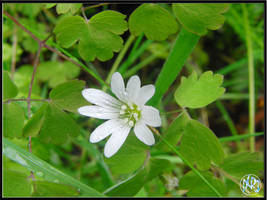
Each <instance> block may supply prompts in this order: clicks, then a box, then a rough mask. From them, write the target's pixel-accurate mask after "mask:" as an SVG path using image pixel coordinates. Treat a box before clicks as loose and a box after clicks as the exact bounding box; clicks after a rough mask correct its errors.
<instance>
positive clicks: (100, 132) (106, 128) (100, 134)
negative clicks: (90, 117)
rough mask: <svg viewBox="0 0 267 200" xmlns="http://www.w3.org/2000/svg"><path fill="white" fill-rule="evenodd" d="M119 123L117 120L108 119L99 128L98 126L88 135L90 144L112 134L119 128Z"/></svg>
mask: <svg viewBox="0 0 267 200" xmlns="http://www.w3.org/2000/svg"><path fill="white" fill-rule="evenodd" d="M119 125H120V124H119V121H118V119H110V120H108V121H106V122H104V123H103V124H101V125H100V126H98V127H97V128H96V129H95V130H94V131H93V132H92V134H91V135H90V142H91V143H96V142H99V141H101V140H103V139H105V138H106V137H107V136H109V135H110V134H111V133H113V132H114V131H115V130H116V129H118V127H119Z"/></svg>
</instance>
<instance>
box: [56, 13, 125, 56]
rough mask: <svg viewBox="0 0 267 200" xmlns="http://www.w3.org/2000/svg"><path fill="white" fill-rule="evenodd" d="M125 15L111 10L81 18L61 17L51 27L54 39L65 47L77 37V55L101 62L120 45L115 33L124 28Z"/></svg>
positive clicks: (117, 35) (118, 49)
mask: <svg viewBox="0 0 267 200" xmlns="http://www.w3.org/2000/svg"><path fill="white" fill-rule="evenodd" d="M125 17H126V16H125V15H123V14H121V13H119V12H116V11H112V10H107V11H102V12H100V13H97V14H96V15H94V16H93V17H91V18H90V20H89V21H85V19H83V18H82V17H80V16H70V17H66V18H65V19H64V20H62V21H61V22H60V23H59V24H58V25H57V26H56V28H55V29H54V33H55V34H56V38H57V42H58V43H59V44H60V45H61V46H62V47H65V48H69V47H70V46H72V45H73V44H74V43H76V42H77V41H78V40H79V46H78V49H79V54H80V55H81V57H82V58H83V59H84V60H90V61H92V60H94V59H95V58H96V57H97V58H98V59H99V60H101V61H106V60H109V59H111V58H112V57H113V52H118V51H120V50H121V48H122V46H123V40H122V38H121V37H120V36H119V35H121V34H122V33H123V32H124V31H126V30H127V22H126V21H125V20H124V18H125Z"/></svg>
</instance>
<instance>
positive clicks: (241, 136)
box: [219, 132, 264, 142]
mask: <svg viewBox="0 0 267 200" xmlns="http://www.w3.org/2000/svg"><path fill="white" fill-rule="evenodd" d="M260 135H264V132H259V133H252V134H251V133H247V134H242V135H234V136H229V137H222V138H219V141H220V142H230V141H238V140H242V139H245V138H249V137H255V136H260Z"/></svg>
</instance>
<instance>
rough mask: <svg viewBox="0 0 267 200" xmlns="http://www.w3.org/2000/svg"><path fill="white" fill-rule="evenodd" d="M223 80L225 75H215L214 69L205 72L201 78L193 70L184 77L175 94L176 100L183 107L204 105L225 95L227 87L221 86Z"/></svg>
mask: <svg viewBox="0 0 267 200" xmlns="http://www.w3.org/2000/svg"><path fill="white" fill-rule="evenodd" d="M222 82H223V76H222V75H220V74H215V75H213V74H212V71H207V72H204V73H203V74H201V76H200V77H199V79H198V78H197V74H196V72H193V73H192V74H191V75H190V76H189V77H188V78H186V77H182V79H181V84H180V86H179V87H178V88H177V90H176V92H175V94H174V96H175V100H176V102H177V103H178V104H179V105H180V106H181V107H188V108H201V107H204V106H206V105H208V104H210V103H212V102H213V101H215V100H216V99H218V98H219V97H220V96H221V95H223V93H224V92H225V88H223V87H221V84H222Z"/></svg>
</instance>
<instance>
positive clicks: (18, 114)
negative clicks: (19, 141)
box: [3, 102, 24, 138]
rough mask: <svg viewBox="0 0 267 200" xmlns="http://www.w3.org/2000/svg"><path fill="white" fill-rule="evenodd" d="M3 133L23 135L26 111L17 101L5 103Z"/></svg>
mask: <svg viewBox="0 0 267 200" xmlns="http://www.w3.org/2000/svg"><path fill="white" fill-rule="evenodd" d="M3 107H4V108H3V126H4V127H3V133H4V136H5V137H9V138H14V137H21V136H22V129H23V126H24V111H23V109H22V108H21V107H20V106H19V105H18V104H17V103H15V102H11V103H6V104H4V105H3Z"/></svg>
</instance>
